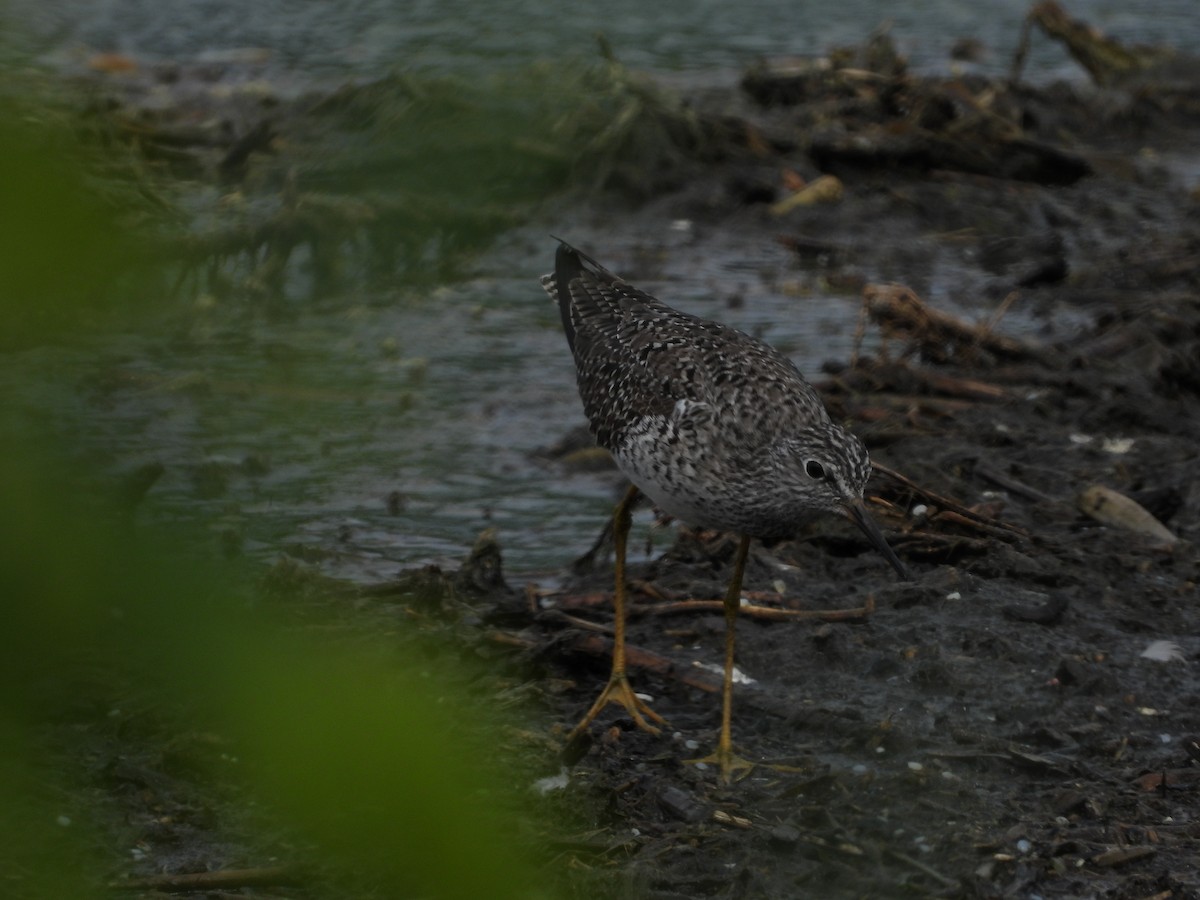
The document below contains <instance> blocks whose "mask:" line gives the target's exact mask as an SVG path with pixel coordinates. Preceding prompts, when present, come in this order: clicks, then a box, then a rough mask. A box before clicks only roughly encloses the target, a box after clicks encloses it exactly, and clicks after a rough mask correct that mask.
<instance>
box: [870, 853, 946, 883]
mask: <svg viewBox="0 0 1200 900" xmlns="http://www.w3.org/2000/svg"><path fill="white" fill-rule="evenodd" d="M884 852H885V853H887V855H888V856H890V857H892V859H894V860H896V861H897V862H902V863H904V864H905V865H908V866H912V867H913V868H914V869H916V870H917V871H918V872H924V873H925V874H926V875H928V876H929V877H930V878H932V879H933V880H934V881H936V882H938V884H940V885H942V887H948V888H957V887H959V883H958V882H957V881H956V880H954V879H953V878H947V877H946V876H945V875H943V874H942V873H941V872H939V871H938V870H937V869H935V868H933V867H932V866H930V865H927V864H925V863H923V862H921V861H920V860H919V859H913V858H912V857H911V856H909V855H908V854H907V853H901V852H900V851H899V850H894V849H892V848H891V847H888V848H887V849H886V850H885V851H884Z"/></svg>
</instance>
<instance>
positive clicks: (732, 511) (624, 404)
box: [542, 242, 907, 781]
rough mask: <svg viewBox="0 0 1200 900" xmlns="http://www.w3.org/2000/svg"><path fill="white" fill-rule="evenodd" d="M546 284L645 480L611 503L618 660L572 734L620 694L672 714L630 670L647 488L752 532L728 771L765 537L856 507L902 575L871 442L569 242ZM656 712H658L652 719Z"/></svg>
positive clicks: (706, 521)
mask: <svg viewBox="0 0 1200 900" xmlns="http://www.w3.org/2000/svg"><path fill="white" fill-rule="evenodd" d="M542 286H543V287H544V288H545V289H546V292H547V293H548V294H550V296H551V297H552V298H554V300H555V301H556V302H557V303H558V308H559V310H560V312H561V313H562V323H563V330H564V331H565V332H566V336H567V344H568V345H569V346H570V348H571V353H572V354H573V355H574V357H575V372H576V379H577V382H578V385H579V395H580V397H581V398H582V399H583V407H584V411H585V412H586V413H587V417H588V420H589V421H590V422H591V428H592V433H593V434H594V435H595V437H596V441H597V443H599V444H600V446H602V447H605V448H607V449H608V450H609V451H610V452H611V453H612V455H613V458H614V459H615V460H616V463H617V466H618V467H619V468H620V469H621V471H622V472H623V473H624V474H625V475H626V476H628V478H629V480H630V481H631V482H633V485H632V486H631V487H630V488H629V490H628V491H627V492H626V494H625V496H624V497H623V499H622V500H621V502H620V503H618V504H617V508H616V511H615V512H614V514H613V543H614V548H615V553H616V585H615V590H614V599H613V604H614V607H615V622H614V629H613V631H614V636H613V653H612V674H611V676H610V677H609V680H608V684H607V685H606V686H605V688H604V690H603V691H601V693H600V696H599V697H598V698H597V699H596V702H595V703H593V704H592V707H591V709H589V710H588V712H587V714H586V715H585V716H584V717H583V719H582V720H581V721H580V722H579V724H578V725H576V726H575V728H574V730H573V731H572V732H571V734H570V737H569V738H568V741H572V740H573V739H575V738H576V737H578V736H579V735H580V733H581V732H583V731H584V730H585V729H586V728H587V726H588V725H589V724H590V723H591V722H592V720H593V719H594V718H595V717H596V715H597V713H599V712H600V710H602V709H603V708H604V707H605V706H606V705H607V704H609V703H619V704H620V705H621V706H623V707H624V708H625V709H626V710H627V711H628V712H629V715H630V716H632V717H633V721H634V722H635V723H636V724H637V725H638V727H640V728H643V729H645V730H646V731H649V732H652V733H654V734H657V733H658V732H659V729H658V728H657V727H655V726H654V725H652V724H651V721H653V722H656V723H659V724H664V721H663V718H662V716H660V715H659V714H658V713H656V712H654V710H652V709H651V708H650V707H649V706H648V705H647V704H646V703H645V702H643V701H642V700H641V698H639V697H638V696H637V695H636V694H635V693H634V692H633V689H632V687H630V684H629V678H628V675H627V673H626V671H625V546H626V539H627V537H628V535H629V528H630V512H631V510H632V508H633V504H634V502H635V501H636V500H637V497H638V493H639V491H640V492H642V493H644V494H645V495H646V496H647V497H649V498H650V500H651V501H653V502H654V504H655V505H656V506H657V507H658V508H659V509H660V510H661V511H662V512H664V513H666V514H668V515H670V516H673V517H675V518H678V519H681V520H683V521H685V522H688V523H690V524H692V525H695V526H698V527H702V528H708V529H713V530H717V531H726V532H732V533H734V534H737V535H738V536H739V537H740V540H739V542H738V548H737V553H736V555H735V557H734V564H733V575H732V577H731V579H730V582H729V590H728V591H727V593H726V595H725V603H724V609H725V628H726V632H725V672H724V683H723V687H722V711H721V733H720V738H719V739H718V742H717V749H716V751H715V752H714V753H713V754H711V755H710V756H708V757H705V758H704V759H703V760H696V762H706V763H715V764H717V765H718V766H719V767H720V771H721V777H722V779H724V780H725V781H728V780H729V778H730V776H731V774H732V773H733V772H734V771H738V770H744V769H748V768H750V767H751V764H750V763H749V762H747V761H745V760H743V759H741V758H740V757H737V756H735V755H734V753H733V743H732V737H731V734H730V718H731V715H732V703H733V664H734V648H735V644H736V637H735V623H736V619H737V613H738V606H739V603H740V600H741V589H742V575H743V572H744V571H745V567H746V554H747V552H748V550H749V548H750V541H751V540H752V539H753V538H760V539H763V540H768V541H773V540H780V539H783V538H788V537H793V536H795V534H796V533H797V532H798V530H799V529H800V528H801V526H803V525H804V524H805V523H807V522H809V521H811V520H812V519H813V518H815V517H817V516H819V515H822V514H825V513H835V514H839V515H843V516H846V517H848V518H849V519H850V520H851V521H852V522H854V523H855V524H856V525H857V526H858V527H859V528H861V529H862V531H863V533H864V534H865V535H866V536H867V539H868V540H869V541H870V542H871V544H872V546H874V547H875V549H877V550H878V551H879V552H880V553H881V554H883V556H884V558H885V559H886V560H887V561H888V562H889V563H891V565H892V567H893V568H894V569H895V570H896V571H897V572H898V573H899V575H900V577H902V578H904V577H907V573H906V571H905V568H904V565H903V564H902V563H901V562H900V560H899V559H898V558H897V557H896V554H895V553H894V552H892V549H891V547H889V546H888V544H887V542H886V541H885V540H884V538H883V535H882V534H881V533H880V531H879V528H878V527H877V526H876V525H875V523H874V522H873V521H872V519H871V518H870V517H869V516H868V515H867V512H866V509H865V507H864V505H863V488H864V487H865V486H866V483H867V478H868V477H869V476H870V473H871V463H870V459H869V458H868V457H867V451H866V448H865V447H864V446H863V444H862V442H861V441H860V440H859V439H858V438H857V437H855V436H854V435H853V434H851V433H849V432H848V431H846V430H845V429H843V428H842V427H841V426H839V425H837V424H835V423H834V422H832V421H831V420H830V418H829V413H828V412H827V411H826V410H825V406H824V405H823V404H822V403H821V399H820V398H819V397H818V396H817V393H816V391H814V390H813V388H812V385H810V384H809V383H808V382H807V381H805V380H804V376H803V375H801V374H800V371H799V370H798V369H797V368H796V367H795V365H793V364H792V362H791V361H790V360H788V359H787V358H786V357H784V356H783V355H782V354H781V353H779V352H778V351H776V350H775V349H773V348H772V347H769V346H767V345H766V344H764V343H763V342H762V341H759V340H756V339H755V338H752V337H750V336H749V335H747V334H743V333H742V332H740V331H736V330H735V329H733V328H729V327H727V326H725V325H721V324H719V323H717V322H711V321H709V320H707V319H701V318H697V317H696V316H691V315H688V314H686V313H682V312H679V311H677V310H675V309H672V308H671V307H669V306H667V305H666V304H665V303H662V302H661V301H659V300H657V299H655V298H654V297H652V296H650V295H649V294H647V293H645V292H644V291H640V290H638V289H637V288H635V287H633V286H632V285H630V284H627V283H626V282H624V281H623V280H621V279H620V278H619V277H617V276H616V275H614V274H613V273H612V272H609V271H608V270H607V269H605V268H604V267H603V266H601V265H600V264H599V263H598V262H596V261H595V260H594V259H592V258H591V257H590V256H588V255H587V254H585V253H581V252H580V251H579V250H576V249H575V248H574V247H571V246H570V245H569V244H566V243H565V242H560V244H559V247H558V252H557V254H556V255H555V259H554V274H553V275H546V276H543V278H542ZM648 720H649V721H648Z"/></svg>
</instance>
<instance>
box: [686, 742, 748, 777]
mask: <svg viewBox="0 0 1200 900" xmlns="http://www.w3.org/2000/svg"><path fill="white" fill-rule="evenodd" d="M687 763H688V765H692V766H698V765H701V764H703V765H706V766H717V767H718V768H719V769H720V772H721V782H722V783H723V784H730V783H732V782H734V781H741V780H742V779H743V778H745V777H746V776H747V775H749V774H750V770H751V769H753V768H754V766H755V764H754V763H752V762H750V760H748V759H743V758H742V757H740V756H738V755H737V754H736V753H734V752H733V748H732V747H722V746H720V745H718V746H717V749H716V750H714V751H713V752H712V753H710V754H709V755H708V756H705V757H703V758H702V759H689V760H687Z"/></svg>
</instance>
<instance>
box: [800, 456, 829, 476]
mask: <svg viewBox="0 0 1200 900" xmlns="http://www.w3.org/2000/svg"><path fill="white" fill-rule="evenodd" d="M804 472H805V474H807V475H808V477H809V478H824V477H825V467H824V466H823V465H821V464H820V463H819V462H817V461H816V460H815V459H810V460H809V461H808V462H806V463H805V464H804Z"/></svg>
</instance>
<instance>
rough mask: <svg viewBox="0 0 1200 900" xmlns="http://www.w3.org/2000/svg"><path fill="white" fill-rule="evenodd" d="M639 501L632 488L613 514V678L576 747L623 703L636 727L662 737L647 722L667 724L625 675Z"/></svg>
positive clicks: (591, 711) (574, 734)
mask: <svg viewBox="0 0 1200 900" xmlns="http://www.w3.org/2000/svg"><path fill="white" fill-rule="evenodd" d="M637 498H638V489H637V488H636V487H634V486H633V485H630V486H629V490H628V491H626V492H625V496H624V497H622V498H621V502H620V503H618V504H617V509H616V511H615V512H614V513H613V546H614V550H615V552H616V557H617V560H616V569H617V571H616V588H615V590H614V592H613V606H614V617H615V618H614V621H613V653H612V674H611V675H610V676H609V677H608V684H607V685H605V687H604V690H603V691H601V692H600V696H599V697H597V698H596V702H595V703H593V704H592V708H591V709H589V710H588V711H587V714H586V715H585V716H584V717H583V718H582V719H581V720H580V722H579V724H578V725H576V726H575V727H574V728H573V729H571V733H570V734H569V735H567V743H568V744H570V743H572V742H573V741H574V740H575V739H576V738H577V737H578V736H579V735H580V734H581V733H582V732H583V731H584V730H585V729H586V728H587V727H588V725H590V724H591V723H592V720H593V719H595V718H596V715H597V714H598V713H599V712H600V710H602V709H604V707H605V706H607V705H608V704H610V703H619V704H620V705H621V706H623V707H625V710H626V711H627V712H628V713H629V715H630V716H632V717H633V721H634V724H635V725H637V727H638V728H641V729H642V730H644V731H648V732H650V733H651V734H658V733H659V731H660V729H658V728H656V727H654V726H653V725H651V724H650V723H649V722H647V721H646V720H647V719H653V720H654V721H655V722H658V723H659V724H660V725H662V724H666V720H665V719H663V717H662V716H660V715H659V714H658V713H656V712H655V711H654V710H652V709H651V708H650V707H649V706H647V705H646V703H645V702H644V701H643V700H642V699H641V698H639V697H638V696H637V694H635V693H634V692H633V688H632V687H630V685H629V677H628V676H627V675H626V674H625V544H626V539H627V538H628V537H629V528H630V524H631V515H630V514H631V511H632V510H633V504H634V502H635V501H636V500H637Z"/></svg>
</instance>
